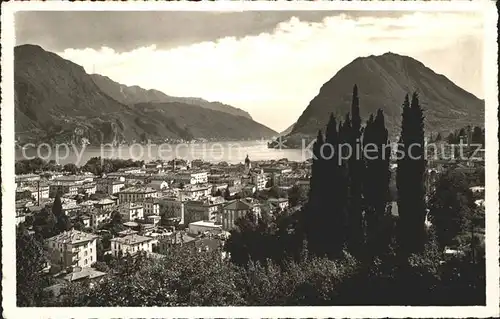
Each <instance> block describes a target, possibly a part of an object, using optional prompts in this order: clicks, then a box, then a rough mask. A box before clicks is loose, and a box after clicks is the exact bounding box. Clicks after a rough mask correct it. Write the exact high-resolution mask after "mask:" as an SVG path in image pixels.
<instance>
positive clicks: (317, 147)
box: [303, 130, 325, 254]
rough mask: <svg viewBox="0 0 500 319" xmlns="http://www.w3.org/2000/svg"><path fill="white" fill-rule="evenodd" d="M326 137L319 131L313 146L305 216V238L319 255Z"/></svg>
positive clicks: (310, 247) (313, 251)
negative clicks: (322, 154) (319, 226)
mask: <svg viewBox="0 0 500 319" xmlns="http://www.w3.org/2000/svg"><path fill="white" fill-rule="evenodd" d="M324 143H325V142H324V137H323V133H322V132H321V130H319V131H318V135H317V137H316V141H315V142H314V145H313V161H312V167H311V178H310V186H309V201H308V202H307V206H306V211H305V214H304V215H303V218H304V230H305V237H306V239H307V243H308V247H309V251H310V252H311V253H313V254H318V253H319V247H318V246H319V245H320V243H321V237H320V236H319V235H318V229H317V227H318V225H319V224H320V223H321V221H320V219H321V215H322V214H321V209H322V196H321V192H322V187H323V186H324V185H323V184H324V182H323V180H322V179H323V173H324V172H323V170H324V168H323V160H322V156H321V148H322V146H323V144H324Z"/></svg>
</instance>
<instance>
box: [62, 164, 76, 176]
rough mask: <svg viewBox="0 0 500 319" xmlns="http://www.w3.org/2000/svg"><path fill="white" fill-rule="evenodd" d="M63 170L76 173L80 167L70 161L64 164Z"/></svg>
mask: <svg viewBox="0 0 500 319" xmlns="http://www.w3.org/2000/svg"><path fill="white" fill-rule="evenodd" d="M63 170H64V171H65V172H69V173H71V174H76V173H77V172H78V167H77V166H76V165H75V164H73V163H68V164H65V165H64V166H63Z"/></svg>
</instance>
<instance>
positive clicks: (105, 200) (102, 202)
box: [95, 198, 115, 205]
mask: <svg viewBox="0 0 500 319" xmlns="http://www.w3.org/2000/svg"><path fill="white" fill-rule="evenodd" d="M113 204H115V201H114V200H111V199H109V198H103V199H101V200H100V201H98V202H97V203H95V205H113Z"/></svg>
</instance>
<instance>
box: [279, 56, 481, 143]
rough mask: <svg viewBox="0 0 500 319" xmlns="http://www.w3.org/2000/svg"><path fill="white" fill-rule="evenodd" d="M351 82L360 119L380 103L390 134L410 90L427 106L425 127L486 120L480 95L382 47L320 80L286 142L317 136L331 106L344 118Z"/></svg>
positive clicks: (396, 126) (396, 129)
mask: <svg viewBox="0 0 500 319" xmlns="http://www.w3.org/2000/svg"><path fill="white" fill-rule="evenodd" d="M354 84H357V86H358V92H359V100H360V111H361V117H362V120H363V122H366V120H368V117H369V116H370V114H372V113H373V114H375V113H376V111H377V109H378V108H381V109H382V110H383V111H384V114H385V116H386V117H385V119H386V125H387V127H388V129H389V131H390V132H391V135H392V136H395V135H397V134H398V132H399V127H400V123H401V108H402V103H403V101H404V97H405V94H407V93H410V94H411V93H412V92H413V91H417V92H418V94H419V98H420V103H421V105H422V106H423V108H424V110H425V113H424V115H425V129H426V132H431V131H432V132H436V131H440V132H446V131H451V130H453V129H457V128H460V127H463V126H466V125H480V126H483V125H484V101H483V100H480V99H478V98H477V97H476V96H474V95H472V94H471V93H469V92H467V91H465V90H463V89H461V88H460V87H458V86H457V85H455V84H454V83H453V82H451V81H450V80H449V79H448V78H446V77H445V76H443V75H441V74H437V73H435V72H434V71H432V70H431V69H429V68H428V67H426V66H425V65H424V64H422V63H421V62H419V61H417V60H415V59H413V58H411V57H407V56H402V55H398V54H394V53H385V54H383V55H380V56H373V55H371V56H369V57H360V58H357V59H355V60H354V61H352V62H351V63H349V64H348V65H346V66H345V67H343V68H342V69H341V70H340V71H338V72H337V74H335V75H334V76H333V77H332V78H331V79H330V80H328V81H327V82H326V83H324V84H323V86H322V87H321V89H320V90H319V93H318V95H316V97H314V98H313V99H312V100H311V101H310V103H309V105H308V106H307V107H306V109H305V110H304V112H303V113H302V115H301V116H300V117H299V119H298V120H297V123H296V124H295V126H294V127H293V129H292V132H291V133H290V134H289V135H288V137H287V138H288V140H289V141H290V144H294V145H299V144H297V142H298V141H299V140H300V139H301V138H305V137H307V138H311V137H314V136H316V134H317V132H318V129H324V128H325V125H326V122H327V121H328V118H329V114H330V113H332V112H333V113H334V114H335V115H336V116H337V117H341V118H342V119H343V118H344V116H345V114H346V113H347V112H349V110H350V106H351V98H352V87H353V85H354Z"/></svg>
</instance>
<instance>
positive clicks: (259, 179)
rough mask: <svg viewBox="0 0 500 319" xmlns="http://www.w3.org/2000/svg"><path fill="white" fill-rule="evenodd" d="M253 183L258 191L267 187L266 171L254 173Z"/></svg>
mask: <svg viewBox="0 0 500 319" xmlns="http://www.w3.org/2000/svg"><path fill="white" fill-rule="evenodd" d="M252 184H253V185H255V187H256V188H257V190H258V191H260V190H263V189H264V188H266V184H267V177H266V175H265V174H264V173H262V172H261V173H259V174H252Z"/></svg>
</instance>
